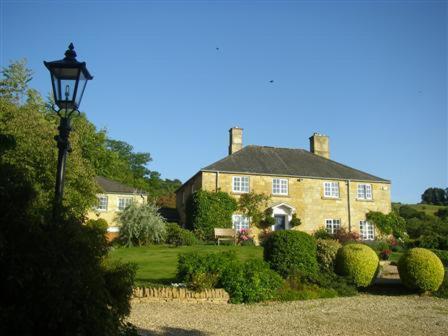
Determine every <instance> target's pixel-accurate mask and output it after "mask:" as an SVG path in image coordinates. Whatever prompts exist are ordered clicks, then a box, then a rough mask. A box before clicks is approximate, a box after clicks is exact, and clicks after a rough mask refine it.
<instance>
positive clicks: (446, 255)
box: [431, 250, 448, 267]
mask: <svg viewBox="0 0 448 336" xmlns="http://www.w3.org/2000/svg"><path fill="white" fill-rule="evenodd" d="M431 251H432V252H434V254H435V255H436V256H438V257H439V259H440V261H441V262H442V264H443V266H445V267H448V251H445V250H431Z"/></svg>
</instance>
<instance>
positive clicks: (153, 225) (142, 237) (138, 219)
mask: <svg viewBox="0 0 448 336" xmlns="http://www.w3.org/2000/svg"><path fill="white" fill-rule="evenodd" d="M158 210H159V209H158V207H157V206H156V205H155V204H151V203H148V204H141V205H140V204H136V203H131V205H129V206H128V207H127V208H126V209H124V210H123V211H122V212H120V213H119V214H118V222H119V223H120V224H121V228H120V241H121V242H122V243H123V244H124V245H125V246H134V245H138V246H142V245H148V244H153V243H161V242H163V241H164V239H165V234H166V227H165V219H164V218H163V217H162V216H161V215H160V214H159V212H158Z"/></svg>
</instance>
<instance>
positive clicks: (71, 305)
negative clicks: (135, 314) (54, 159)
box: [0, 134, 135, 336]
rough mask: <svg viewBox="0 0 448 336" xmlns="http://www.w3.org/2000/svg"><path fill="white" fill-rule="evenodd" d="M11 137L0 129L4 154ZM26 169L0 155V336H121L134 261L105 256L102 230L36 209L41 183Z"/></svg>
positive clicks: (9, 148)
mask: <svg viewBox="0 0 448 336" xmlns="http://www.w3.org/2000/svg"><path fill="white" fill-rule="evenodd" d="M13 139H14V138H12V137H11V136H7V135H5V134H1V135H0V140H1V141H0V155H1V156H2V158H3V156H4V154H5V153H7V152H8V151H11V150H13V148H14V145H15V144H17V146H19V141H14V140H13ZM33 169H35V168H33ZM30 170H31V171H32V169H29V168H28V167H26V166H25V165H18V164H16V162H13V164H10V163H8V162H5V160H2V161H0V186H1V187H0V199H1V202H0V269H1V272H0V297H1V298H2V299H1V300H0V301H1V303H0V334H2V335H104V336H106V335H112V336H114V335H117V336H118V335H119V334H120V330H123V328H125V325H124V318H125V316H126V315H128V314H129V312H130V304H129V299H130V296H131V294H132V284H133V280H134V276H135V267H134V266H132V265H128V264H113V265H110V264H108V263H106V262H105V257H106V254H107V252H108V245H107V242H106V240H105V237H104V234H103V233H104V232H103V231H102V230H101V229H98V228H97V227H89V226H84V225H81V222H80V221H79V220H78V219H77V218H75V217H73V216H71V214H70V213H66V214H65V216H63V217H64V219H63V220H61V221H58V222H55V221H53V220H52V219H51V216H50V215H49V213H50V212H49V211H45V209H44V210H42V209H41V210H40V211H37V210H36V208H35V204H36V203H38V202H37V201H36V200H35V198H36V197H40V196H41V193H42V190H40V189H39V188H41V187H42V185H40V184H37V183H36V181H35V180H34V178H35V177H34V176H33V174H30Z"/></svg>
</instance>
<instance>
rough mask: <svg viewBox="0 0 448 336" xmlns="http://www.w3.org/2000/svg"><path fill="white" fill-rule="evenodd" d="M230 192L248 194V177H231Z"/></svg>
mask: <svg viewBox="0 0 448 336" xmlns="http://www.w3.org/2000/svg"><path fill="white" fill-rule="evenodd" d="M232 191H233V192H238V193H248V192H249V176H233V177H232Z"/></svg>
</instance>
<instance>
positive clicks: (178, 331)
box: [137, 327, 209, 336]
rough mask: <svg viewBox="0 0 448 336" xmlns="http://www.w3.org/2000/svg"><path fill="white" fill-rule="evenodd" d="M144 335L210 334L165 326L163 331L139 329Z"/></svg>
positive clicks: (190, 335)
mask: <svg viewBox="0 0 448 336" xmlns="http://www.w3.org/2000/svg"><path fill="white" fill-rule="evenodd" d="M137 330H138V332H139V334H140V335H142V336H206V335H209V334H207V333H205V332H203V331H200V330H196V329H190V330H189V329H182V328H171V327H163V328H162V330H161V331H153V330H147V329H140V328H138V329H137Z"/></svg>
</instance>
